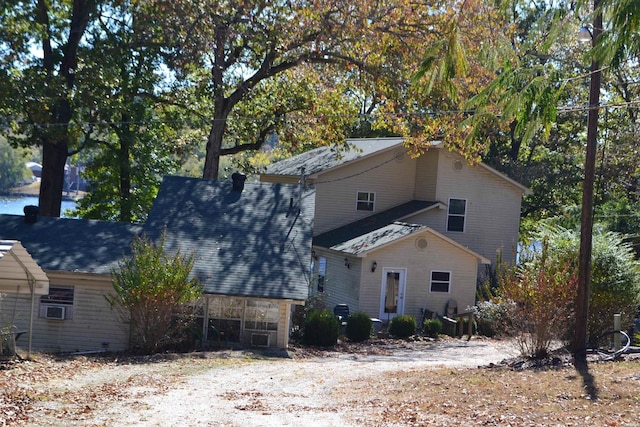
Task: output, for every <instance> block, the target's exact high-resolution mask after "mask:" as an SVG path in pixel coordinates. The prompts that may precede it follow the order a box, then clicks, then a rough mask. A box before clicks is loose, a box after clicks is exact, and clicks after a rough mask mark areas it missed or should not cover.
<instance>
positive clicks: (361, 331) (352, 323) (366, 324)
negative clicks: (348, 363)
mask: <svg viewBox="0 0 640 427" xmlns="http://www.w3.org/2000/svg"><path fill="white" fill-rule="evenodd" d="M372 328H373V322H372V321H371V318H370V317H369V315H368V314H367V313H363V312H355V313H353V314H352V315H351V316H349V319H348V320H347V328H346V331H345V334H346V335H347V338H349V340H351V341H354V342H361V341H365V340H368V339H369V337H370V336H371V330H372Z"/></svg>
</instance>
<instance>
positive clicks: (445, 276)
mask: <svg viewBox="0 0 640 427" xmlns="http://www.w3.org/2000/svg"><path fill="white" fill-rule="evenodd" d="M450 289H451V272H450V271H432V272H431V285H430V286H429V291H430V292H442V293H449V291H450Z"/></svg>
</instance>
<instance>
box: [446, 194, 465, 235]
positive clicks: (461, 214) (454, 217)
mask: <svg viewBox="0 0 640 427" xmlns="http://www.w3.org/2000/svg"><path fill="white" fill-rule="evenodd" d="M466 213H467V201H466V200H465V199H449V212H448V214H447V231H464V223H465V216H466Z"/></svg>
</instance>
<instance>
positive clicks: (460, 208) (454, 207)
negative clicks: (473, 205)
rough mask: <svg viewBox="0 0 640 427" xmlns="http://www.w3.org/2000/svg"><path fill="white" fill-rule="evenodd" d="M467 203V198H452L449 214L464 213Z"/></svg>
mask: <svg viewBox="0 0 640 427" xmlns="http://www.w3.org/2000/svg"><path fill="white" fill-rule="evenodd" d="M466 205H467V201H466V200H461V199H450V200H449V214H455V215H464V214H465V208H466Z"/></svg>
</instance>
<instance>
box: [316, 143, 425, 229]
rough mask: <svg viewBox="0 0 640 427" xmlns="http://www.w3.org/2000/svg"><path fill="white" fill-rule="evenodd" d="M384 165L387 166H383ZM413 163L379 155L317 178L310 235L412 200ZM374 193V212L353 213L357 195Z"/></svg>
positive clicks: (412, 161)
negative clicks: (361, 192)
mask: <svg viewBox="0 0 640 427" xmlns="http://www.w3.org/2000/svg"><path fill="white" fill-rule="evenodd" d="M385 162H386V163H385ZM415 166H416V162H415V160H413V159H411V158H410V157H409V155H407V154H405V155H404V156H402V157H401V158H399V159H394V152H389V151H387V152H382V153H379V154H377V155H373V156H371V157H369V158H366V159H362V160H360V161H357V162H354V163H352V164H349V165H348V166H344V167H339V168H336V169H335V170H333V171H329V172H327V173H324V174H322V175H320V177H319V178H318V180H317V181H316V182H315V188H316V211H315V218H314V227H313V234H314V235H318V234H320V233H324V232H325V231H329V230H332V229H334V228H338V227H340V226H342V225H345V224H349V223H351V222H354V221H357V220H358V219H361V218H364V217H366V216H369V215H371V214H374V213H377V212H380V211H384V210H386V209H389V208H392V207H394V206H397V205H400V204H402V203H405V202H408V201H410V200H412V199H413V195H414V184H415ZM358 191H368V192H375V193H376V200H375V212H370V211H356V193H357V192H358Z"/></svg>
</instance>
